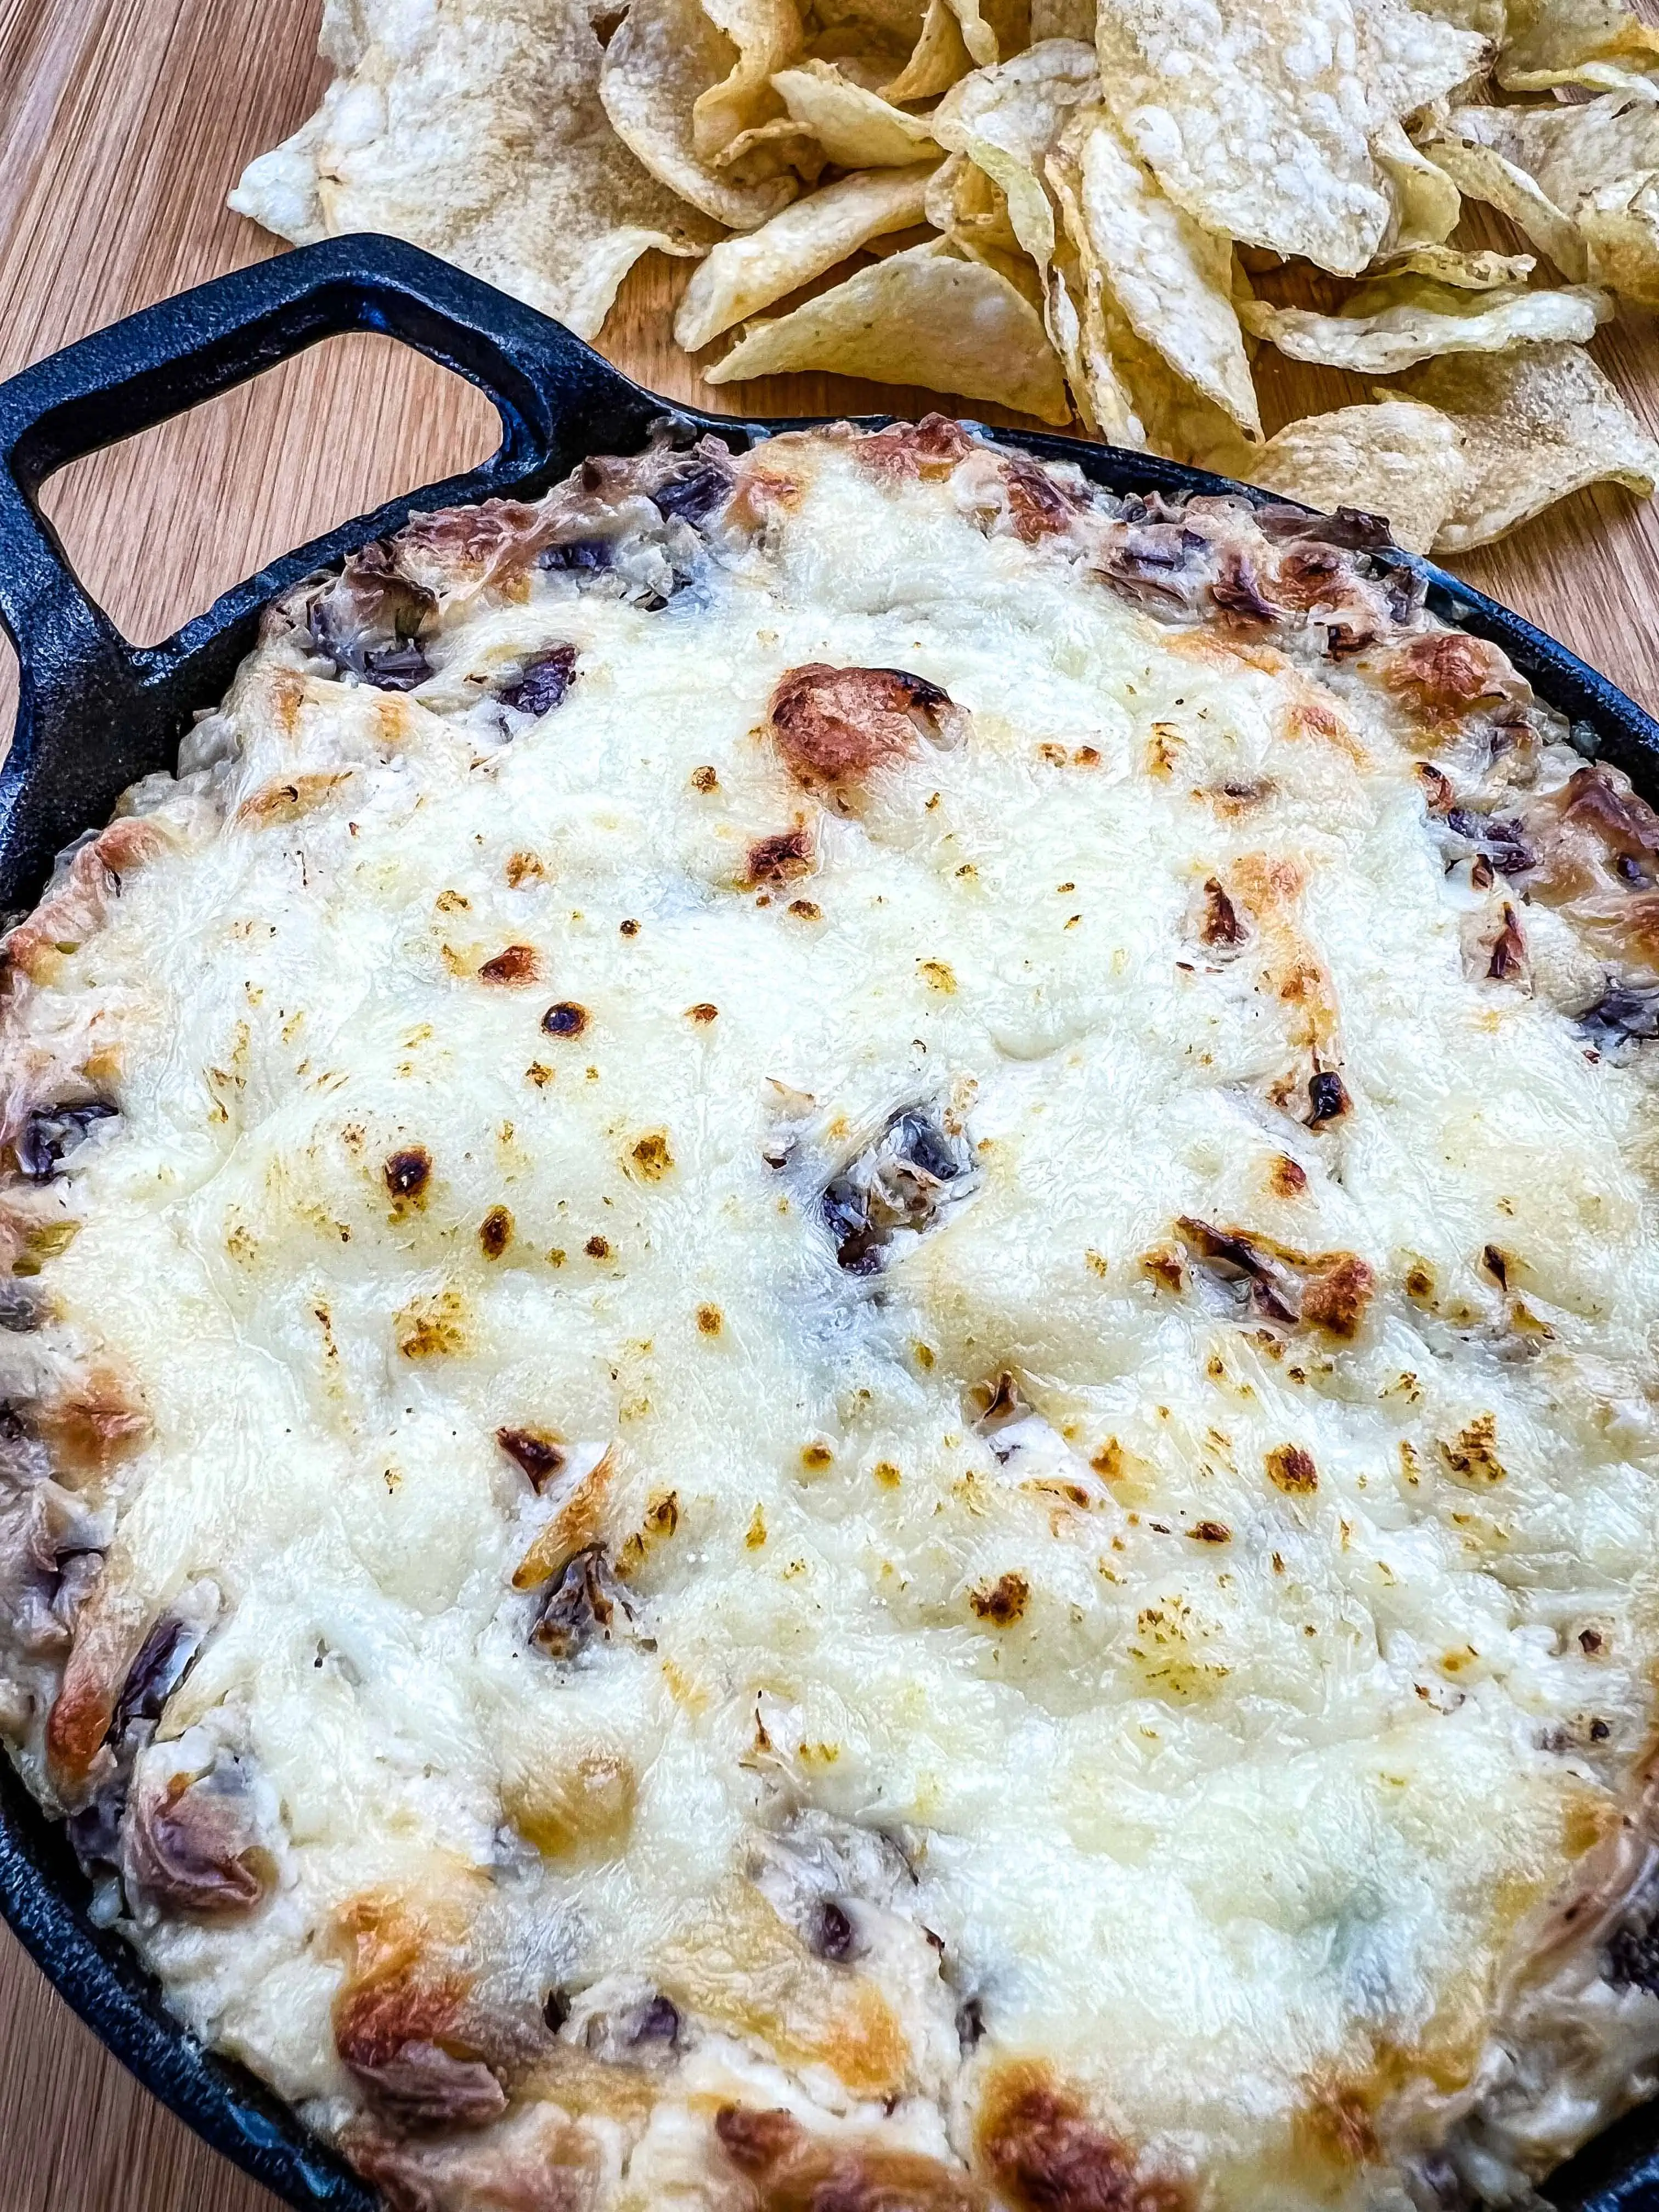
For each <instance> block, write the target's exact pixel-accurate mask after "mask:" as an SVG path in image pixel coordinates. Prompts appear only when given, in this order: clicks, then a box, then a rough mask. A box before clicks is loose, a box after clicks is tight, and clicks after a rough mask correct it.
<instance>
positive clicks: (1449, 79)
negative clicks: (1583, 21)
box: [1096, 0, 1486, 276]
mask: <svg viewBox="0 0 1659 2212" xmlns="http://www.w3.org/2000/svg"><path fill="white" fill-rule="evenodd" d="M1096 41H1097V48H1098V51H1099V55H1100V65H1101V75H1102V79H1103V85H1104V88H1105V94H1106V98H1107V100H1108V101H1109V104H1110V105H1111V106H1112V109H1113V112H1114V113H1115V116H1116V118H1117V120H1118V122H1119V124H1120V125H1121V126H1122V128H1123V130H1124V131H1125V133H1126V135H1127V137H1128V139H1129V141H1130V143H1131V144H1132V146H1133V148H1134V150H1135V151H1136V153H1137V154H1139V156H1140V158H1141V159H1142V160H1143V161H1145V162H1146V164H1147V166H1148V167H1150V168H1151V169H1152V173H1153V174H1154V175H1155V176H1156V177H1157V178H1158V182H1159V183H1160V184H1161V185H1163V187H1164V191H1166V192H1167V193H1168V194H1169V196H1170V198H1171V199H1173V200H1174V201H1175V202H1176V204H1177V205H1178V206H1180V207H1182V208H1184V209H1185V210H1187V212H1188V214H1189V215H1191V216H1194V218H1195V219H1196V220H1197V221H1198V222H1200V223H1202V224H1203V226H1204V227H1205V228H1206V229H1207V230H1210V231H1212V232H1214V233H1216V234H1218V235H1220V236H1226V237H1231V238H1234V239H1237V240H1242V241H1243V242H1244V243H1246V244H1249V245H1255V246H1268V247H1271V248H1272V249H1273V252H1276V253H1280V254H1284V255H1286V256H1289V255H1291V254H1301V255H1305V257H1306V258H1308V259H1309V260H1310V261H1313V262H1315V263H1316V264H1318V265H1319V266H1320V267H1321V268H1322V269H1329V270H1334V272H1335V273H1337V274H1338V275H1340V276H1353V275H1355V274H1357V273H1358V271H1359V270H1361V269H1363V268H1364V266H1365V264H1366V263H1367V262H1368V261H1370V259H1371V258H1372V257H1373V256H1374V255H1375V253H1376V251H1377V249H1378V247H1379V246H1380V245H1381V244H1382V242H1383V236H1384V234H1385V232H1386V230H1387V228H1388V226H1389V221H1390V218H1391V216H1392V214H1393V205H1392V203H1391V201H1390V199H1389V195H1388V193H1387V192H1386V191H1385V190H1384V189H1383V182H1382V179H1381V177H1380V175H1379V173H1378V171H1377V167H1376V163H1375V161H1373V158H1372V155H1371V152H1370V139H1371V137H1372V136H1373V135H1374V134H1375V133H1376V131H1378V130H1380V129H1381V128H1382V126H1383V125H1384V124H1385V123H1387V122H1388V121H1389V119H1390V118H1397V117H1398V116H1400V115H1401V114H1403V113H1405V112H1407V111H1408V110H1409V109H1412V108H1415V107H1418V106H1422V105H1423V104H1424V103H1425V102H1426V101H1428V100H1432V99H1434V98H1436V97H1437V96H1438V95H1439V94H1443V93H1445V92H1447V91H1449V90H1450V89H1451V88H1453V87H1454V86H1455V85H1457V84H1459V83H1461V82H1462V81H1463V80H1464V79H1465V78H1466V77H1467V76H1469V75H1470V74H1471V72H1472V71H1473V70H1475V69H1476V68H1478V67H1479V65H1480V59H1481V57H1482V56H1483V55H1484V54H1485V52H1486V42H1485V41H1484V40H1482V39H1480V37H1479V36H1478V35H1477V34H1475V33H1470V32H1467V31H1462V30H1460V29H1458V28H1457V27H1455V25H1453V24H1449V23H1445V22H1443V21H1438V20H1437V19H1436V18H1432V17H1430V16H1426V15H1419V13H1418V12H1417V11H1416V10H1415V9H1411V8H1409V7H1407V6H1405V5H1404V4H1403V0H1363V5H1361V6H1360V7H1359V8H1358V9H1356V8H1355V7H1354V6H1353V5H1352V4H1351V0H1206V4H1204V5H1202V6H1194V5H1190V4H1186V0H1100V6H1099V9H1098V15H1097V25H1096ZM1368 72H1369V74H1368Z"/></svg>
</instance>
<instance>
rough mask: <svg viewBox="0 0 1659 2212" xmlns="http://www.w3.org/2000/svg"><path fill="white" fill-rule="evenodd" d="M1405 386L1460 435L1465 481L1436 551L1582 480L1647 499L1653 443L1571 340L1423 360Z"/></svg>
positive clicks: (1498, 531) (1486, 533)
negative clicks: (1622, 488) (1617, 485)
mask: <svg viewBox="0 0 1659 2212" xmlns="http://www.w3.org/2000/svg"><path fill="white" fill-rule="evenodd" d="M1406 389H1407V391H1408V392H1411V394H1412V395H1413V398H1417V399H1420V400H1423V401H1425V403H1426V404H1428V405H1430V406H1431V407H1437V408H1439V409H1440V410H1441V411H1442V412H1443V414H1445V415H1449V416H1450V417H1451V419H1452V421H1453V422H1455V424H1456V425H1457V427H1458V428H1459V429H1460V430H1462V433H1463V437H1464V446H1463V458H1464V460H1465V463H1466V464H1467V465H1468V481H1467V483H1465V486H1464V489H1463V490H1462V494H1461V495H1460V496H1459V499H1458V501H1457V504H1456V507H1455V508H1454V510H1453V512H1452V513H1451V515H1450V516H1449V518H1448V520H1446V522H1445V523H1444V524H1443V526H1442V527H1441V529H1440V531H1439V532H1438V534H1437V537H1436V538H1435V543H1434V550H1435V551H1436V552H1437V553H1464V552H1467V551H1468V550H1469V548H1470V547H1471V546H1474V545H1485V544H1488V543H1489V542H1490V541H1491V540H1492V538H1501V537H1502V536H1503V535H1504V532H1506V531H1510V530H1514V529H1515V528H1516V527H1517V526H1518V525H1520V524H1521V523H1522V522H1525V521H1527V520H1528V519H1529V518H1530V517H1531V516H1533V515H1534V514H1538V513H1541V512H1542V510H1543V509H1544V508H1545V507H1549V506H1551V505H1552V504H1553V502H1554V501H1556V500H1558V499H1565V498H1566V497H1567V495H1569V493H1571V492H1575V491H1580V490H1582V489H1583V487H1584V486H1585V485H1586V484H1592V483H1620V484H1623V485H1624V486H1625V487H1626V489H1627V490H1630V491H1633V492H1635V493H1636V494H1637V495H1638V497H1640V498H1643V499H1649V498H1651V497H1652V495H1653V490H1654V485H1655V481H1656V478H1659V443H1656V441H1654V440H1653V439H1652V438H1650V436H1649V435H1647V433H1646V432H1645V431H1644V429H1643V428H1642V427H1641V425H1640V424H1639V423H1638V422H1637V421H1636V419H1635V417H1634V416H1632V413H1631V411H1630V410H1629V409H1628V408H1627V407H1626V404H1625V403H1624V401H1623V400H1622V399H1621V398H1620V397H1619V394H1618V393H1617V392H1615V391H1614V390H1613V386H1612V385H1610V384H1609V383H1608V382H1607V378H1606V377H1605V376H1603V375H1602V374H1601V370H1600V369H1599V368H1597V367H1596V366H1595V362H1593V361H1592V360H1591V359H1590V357H1589V355H1588V354H1587V353H1583V352H1581V351H1580V349H1578V347H1577V346H1574V345H1537V346H1522V347H1521V348H1520V349H1519V350H1518V351H1516V352H1515V353H1511V354H1500V355H1485V356H1474V355H1468V356H1465V357H1464V358H1462V360H1458V361H1437V362H1430V363H1428V364H1427V365H1426V366H1425V367H1424V368H1419V369H1418V370H1416V371H1414V372H1413V374H1412V375H1411V376H1410V377H1409V378H1407V383H1406Z"/></svg>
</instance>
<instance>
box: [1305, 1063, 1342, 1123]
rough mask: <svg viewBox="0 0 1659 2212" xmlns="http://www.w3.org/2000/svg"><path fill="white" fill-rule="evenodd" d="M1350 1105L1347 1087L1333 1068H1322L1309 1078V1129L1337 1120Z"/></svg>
mask: <svg viewBox="0 0 1659 2212" xmlns="http://www.w3.org/2000/svg"><path fill="white" fill-rule="evenodd" d="M1352 1103H1353V1101H1352V1099H1351V1098H1350V1097H1349V1096H1348V1086H1347V1085H1346V1083H1344V1081H1343V1080H1342V1078H1341V1077H1340V1075H1339V1074H1338V1073H1336V1071H1335V1069H1334V1068H1329V1067H1322V1068H1321V1069H1319V1070H1318V1071H1317V1073H1315V1074H1313V1075H1310V1077H1309V1079H1308V1127H1310V1129H1317V1128H1319V1127H1321V1126H1322V1124H1323V1123H1325V1122H1327V1121H1337V1120H1339V1119H1340V1117H1341V1116H1342V1115H1344V1114H1346V1112H1347V1111H1348V1109H1349V1108H1350V1106H1351V1105H1352Z"/></svg>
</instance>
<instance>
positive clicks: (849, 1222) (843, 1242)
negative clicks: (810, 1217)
mask: <svg viewBox="0 0 1659 2212" xmlns="http://www.w3.org/2000/svg"><path fill="white" fill-rule="evenodd" d="M973 1181H974V1163H973V1155H972V1152H971V1151H970V1150H969V1146H968V1145H967V1143H966V1142H965V1140H964V1139H962V1138H961V1137H957V1136H952V1135H951V1133H949V1132H948V1131H947V1130H945V1129H944V1128H942V1127H940V1125H939V1123H938V1122H937V1121H934V1120H933V1119H932V1117H931V1116H930V1115H928V1114H927V1111H926V1110H925V1109H922V1108H921V1107H909V1108H907V1109H904V1110H903V1111H902V1112H900V1113H897V1114H895V1115H894V1116H893V1118H892V1119H891V1121H889V1122H888V1124H887V1126H886V1127H885V1128H884V1130H883V1131H882V1133H881V1134H880V1136H879V1137H878V1138H877V1139H876V1141H875V1143H874V1144H872V1145H871V1146H868V1147H867V1148H866V1150H865V1151H864V1152H860V1155H859V1156H858V1158H856V1159H855V1160H853V1161H851V1162H850V1163H849V1164H848V1165H847V1166H846V1167H845V1168H843V1169H842V1171H841V1173H840V1174H839V1175H838V1176H836V1177H835V1179H834V1181H833V1182H830V1183H829V1186H828V1187H827V1188H826V1189H825V1191H824V1193H823V1199H822V1200H821V1204H822V1206H823V1218H824V1222H825V1224H826V1225H827V1226H828V1228H829V1233H830V1235H831V1236H832V1237H834V1239H835V1241H836V1259H837V1260H838V1261H840V1263H841V1265H842V1267H844V1268H846V1270H847V1272H848V1274H853V1275H873V1274H875V1273H878V1271H879V1269H880V1268H881V1267H882V1264H883V1262H884V1259H885V1257H886V1252H887V1248H888V1246H889V1245H890V1243H891V1242H892V1239H893V1237H894V1236H895V1234H896V1232H898V1231H901V1230H911V1231H915V1232H916V1233H917V1234H920V1233H921V1231H924V1230H926V1229H928V1228H930V1227H931V1226H932V1225H933V1222H934V1220H935V1219H936V1218H938V1215H939V1211H940V1209H941V1208H942V1207H943V1206H945V1205H946V1204H947V1203H948V1202H950V1201H951V1200H955V1199H958V1198H962V1197H965V1196H966V1195H967V1194H968V1192H969V1189H970V1188H972V1185H973Z"/></svg>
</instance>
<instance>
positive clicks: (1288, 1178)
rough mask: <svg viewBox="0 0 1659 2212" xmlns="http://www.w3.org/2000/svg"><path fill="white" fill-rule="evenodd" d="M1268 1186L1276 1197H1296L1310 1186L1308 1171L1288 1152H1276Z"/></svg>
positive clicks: (1268, 1178) (1268, 1177)
mask: <svg viewBox="0 0 1659 2212" xmlns="http://www.w3.org/2000/svg"><path fill="white" fill-rule="evenodd" d="M1267 1188H1268V1189H1269V1190H1271V1191H1272V1192H1273V1196H1274V1197H1275V1198H1295V1197H1296V1196H1297V1194H1298V1193H1299V1192H1301V1191H1304V1190H1306V1188H1308V1171H1307V1170H1306V1169H1305V1168H1304V1167H1303V1166H1302V1165H1301V1164H1299V1163H1298V1162H1297V1161H1296V1160H1293V1159H1292V1158H1291V1156H1290V1154H1289V1153H1288V1152H1276V1153H1275V1154H1274V1155H1273V1167H1272V1169H1271V1170H1269V1173H1268V1176H1267Z"/></svg>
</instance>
